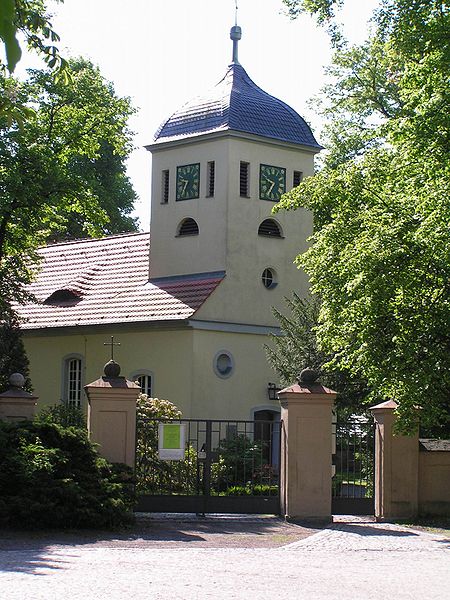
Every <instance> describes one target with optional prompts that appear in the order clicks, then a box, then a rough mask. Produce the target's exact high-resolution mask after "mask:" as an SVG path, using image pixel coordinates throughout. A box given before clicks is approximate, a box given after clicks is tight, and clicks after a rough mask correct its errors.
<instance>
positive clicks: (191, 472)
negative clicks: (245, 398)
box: [136, 419, 280, 513]
mask: <svg viewBox="0 0 450 600" xmlns="http://www.w3.org/2000/svg"><path fill="white" fill-rule="evenodd" d="M160 423H179V424H181V425H183V426H184V428H185V447H184V453H183V457H182V459H181V460H162V459H161V458H160V456H159V453H158V427H159V424H160ZM279 464H280V422H279V421H278V422H277V421H230V420H201V419H181V420H179V421H178V420H177V421H163V420H160V419H148V420H141V421H140V422H139V427H138V431H137V450H136V482H137V484H136V489H137V493H138V495H139V505H138V510H148V511H156V512H159V511H163V512H197V513H205V512H242V513H245V512H252V513H258V512H259V513H261V512H263V513H278V511H279Z"/></svg>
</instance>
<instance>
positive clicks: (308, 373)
mask: <svg viewBox="0 0 450 600" xmlns="http://www.w3.org/2000/svg"><path fill="white" fill-rule="evenodd" d="M318 379H319V373H318V372H317V371H315V370H314V369H311V367H306V369H303V370H302V371H301V372H300V375H299V378H298V382H299V383H315V382H316V381H317V380H318Z"/></svg>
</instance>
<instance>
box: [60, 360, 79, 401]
mask: <svg viewBox="0 0 450 600" xmlns="http://www.w3.org/2000/svg"><path fill="white" fill-rule="evenodd" d="M83 371H84V358H83V356H82V355H81V354H69V355H68V356H65V357H64V359H63V381H62V400H63V402H64V403H65V404H67V406H70V407H72V408H81V404H82V398H83V379H84V372H83Z"/></svg>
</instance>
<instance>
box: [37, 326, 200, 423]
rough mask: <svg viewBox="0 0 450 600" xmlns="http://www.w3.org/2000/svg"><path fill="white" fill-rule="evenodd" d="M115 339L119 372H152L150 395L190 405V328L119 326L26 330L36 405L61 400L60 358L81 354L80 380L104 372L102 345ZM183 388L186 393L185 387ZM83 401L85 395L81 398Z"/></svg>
mask: <svg viewBox="0 0 450 600" xmlns="http://www.w3.org/2000/svg"><path fill="white" fill-rule="evenodd" d="M111 335H114V336H115V340H116V341H118V342H120V344H121V345H120V347H116V348H115V350H114V358H115V360H117V362H118V363H119V364H120V365H121V368H122V370H121V375H124V376H125V377H130V375H131V374H132V373H133V372H136V371H139V370H140V369H146V370H149V371H151V372H152V373H153V375H154V377H153V390H154V391H153V395H155V396H161V397H165V398H167V399H168V400H172V399H173V401H174V402H175V401H176V403H177V404H178V405H179V407H180V408H181V410H183V412H189V410H190V393H189V389H190V385H191V379H192V331H189V330H184V331H171V330H169V331H161V330H160V331H148V330H147V331H145V330H143V331H123V330H119V331H118V330H117V329H114V328H111V329H105V330H104V331H102V332H101V333H90V332H89V331H88V330H87V331H86V332H85V333H84V334H70V333H68V332H65V334H64V335H49V334H47V335H46V336H45V337H43V336H39V335H33V334H31V333H30V332H27V333H26V335H25V347H26V350H27V353H28V357H29V359H30V365H31V381H32V382H33V387H34V392H35V394H36V395H38V396H39V398H40V399H39V406H42V405H45V404H48V405H53V404H56V403H58V402H60V400H61V397H62V385H63V361H64V357H66V356H68V355H70V354H73V353H76V354H79V355H81V356H82V357H83V359H84V361H83V362H84V375H83V379H84V384H87V383H90V382H92V381H94V380H96V379H98V377H100V376H101V375H102V374H103V366H104V364H105V363H106V362H107V361H108V360H109V358H110V354H109V352H110V351H109V347H105V346H104V345H103V343H104V342H108V341H109V339H110V336H111ZM186 390H187V392H186ZM84 402H85V399H84Z"/></svg>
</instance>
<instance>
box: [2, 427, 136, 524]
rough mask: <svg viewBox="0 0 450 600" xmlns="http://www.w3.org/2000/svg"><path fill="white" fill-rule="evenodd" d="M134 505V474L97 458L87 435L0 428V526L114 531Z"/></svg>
mask: <svg viewBox="0 0 450 600" xmlns="http://www.w3.org/2000/svg"><path fill="white" fill-rule="evenodd" d="M133 504H134V481H133V472H132V470H131V469H130V468H129V467H127V466H126V465H112V464H110V463H108V462H107V461H106V460H105V459H103V458H100V457H99V455H98V454H97V451H96V449H95V446H94V445H93V444H92V443H91V442H90V441H89V439H88V436H87V432H86V431H85V430H82V429H77V428H75V427H63V426H62V425H59V424H57V423H50V422H45V420H44V421H36V422H33V423H31V422H28V421H23V422H20V423H3V422H0V524H3V525H8V526H20V527H26V528H41V527H55V528H73V527H96V528H105V527H108V528H109V527H117V526H122V525H125V524H127V523H129V522H130V521H131V520H132V518H133V517H132V513H131V510H132V507H133Z"/></svg>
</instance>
